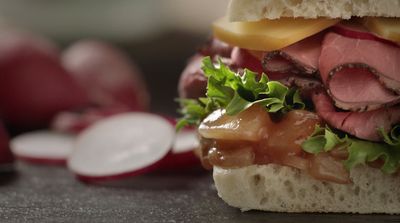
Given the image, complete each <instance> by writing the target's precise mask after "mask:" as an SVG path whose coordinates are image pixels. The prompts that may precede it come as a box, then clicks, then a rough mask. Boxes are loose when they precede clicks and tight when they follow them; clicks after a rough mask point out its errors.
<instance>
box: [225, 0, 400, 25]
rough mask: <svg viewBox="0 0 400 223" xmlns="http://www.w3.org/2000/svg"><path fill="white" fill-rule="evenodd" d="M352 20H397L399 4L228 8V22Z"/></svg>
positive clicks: (351, 0)
mask: <svg viewBox="0 0 400 223" xmlns="http://www.w3.org/2000/svg"><path fill="white" fill-rule="evenodd" d="M352 16H382V17H400V0H325V1H321V0H231V2H230V4H229V7H228V18H229V20H230V21H258V20H261V19H278V18H281V17H295V18H296V17H303V18H317V17H328V18H342V19H350V18H351V17H352Z"/></svg>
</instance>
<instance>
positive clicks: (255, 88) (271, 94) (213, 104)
mask: <svg viewBox="0 0 400 223" xmlns="http://www.w3.org/2000/svg"><path fill="white" fill-rule="evenodd" d="M202 70H203V72H204V74H205V76H206V77H207V78H208V82H207V92H206V97H205V98H199V99H198V100H194V99H190V100H187V99H184V100H180V105H181V109H180V110H179V112H180V113H181V114H182V115H183V117H182V119H181V120H180V121H179V122H178V124H177V129H180V128H182V127H184V126H185V125H198V124H199V123H200V122H201V120H202V119H204V118H205V117H206V116H207V115H208V114H210V113H211V112H213V111H214V110H216V109H220V108H222V109H225V110H226V114H228V115H236V114H238V113H240V112H242V111H244V110H246V109H247V108H249V107H250V106H252V105H254V104H261V105H263V106H264V107H265V108H266V110H267V111H268V112H272V113H286V112H288V111H290V110H293V109H302V108H304V106H305V105H304V103H303V101H302V100H301V98H300V94H299V92H298V90H296V89H294V88H288V87H286V86H285V85H283V84H281V83H279V82H277V81H269V80H268V77H267V76H266V75H265V74H262V75H261V77H260V78H259V80H258V76H259V75H258V74H257V73H255V72H252V71H250V70H248V69H245V70H244V71H243V75H239V74H238V73H235V72H233V71H232V70H230V69H229V67H228V66H226V65H225V64H224V63H223V62H222V61H221V60H220V59H218V63H217V64H214V63H213V61H212V60H211V58H210V57H205V58H204V59H203V61H202Z"/></svg>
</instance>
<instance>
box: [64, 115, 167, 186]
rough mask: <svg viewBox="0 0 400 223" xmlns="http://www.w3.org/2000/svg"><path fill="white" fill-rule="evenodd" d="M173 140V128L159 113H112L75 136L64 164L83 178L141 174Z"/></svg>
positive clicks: (159, 157)
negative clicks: (72, 146) (70, 151)
mask: <svg viewBox="0 0 400 223" xmlns="http://www.w3.org/2000/svg"><path fill="white" fill-rule="evenodd" d="M173 140H174V128H173V127H172V126H171V124H170V123H169V122H168V121H167V120H165V119H164V118H162V117H160V116H157V115H152V114H146V113H140V112H136V113H124V114H119V115H114V116H112V117H110V118H106V119H103V120H101V121H98V122H96V123H95V124H94V125H92V126H90V127H89V128H87V129H86V130H84V131H83V132H82V133H81V134H80V135H79V136H78V139H77V142H76V147H75V149H74V151H73V152H72V154H71V156H70V157H69V159H68V167H69V168H70V169H71V170H72V171H73V172H74V173H75V174H76V175H77V176H78V177H79V178H80V179H83V180H86V181H99V180H106V179H115V178H120V177H124V176H133V175H138V174H142V173H144V172H147V171H149V170H151V169H152V168H153V167H154V165H155V164H157V163H158V161H160V160H162V159H163V157H164V156H166V155H167V153H168V152H169V150H170V148H171V145H172V143H173Z"/></svg>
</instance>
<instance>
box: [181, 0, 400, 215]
mask: <svg viewBox="0 0 400 223" xmlns="http://www.w3.org/2000/svg"><path fill="white" fill-rule="evenodd" d="M398 17H400V1H399V0H385V1H377V0H376V1H374V0H372V1H361V0H360V1H358V0H357V1H348V0H326V1H317V0H311V1H289V0H232V1H231V2H230V3H229V7H228V11H227V15H226V16H225V17H223V18H221V19H218V20H217V21H215V22H214V23H213V35H212V37H211V38H210V40H209V41H208V42H207V43H206V44H204V46H203V47H201V48H199V50H198V52H197V53H196V54H195V55H194V56H193V57H192V58H191V59H190V60H189V62H188V65H187V67H186V68H185V70H184V71H183V73H182V75H181V78H180V82H179V86H178V88H179V89H178V90H179V95H180V99H179V102H180V105H181V108H180V112H181V113H182V118H181V120H180V121H179V123H178V125H177V128H178V129H179V128H182V127H184V126H186V125H192V126H196V127H197V128H198V135H199V139H200V147H199V149H198V154H199V157H200V158H201V160H202V163H203V166H204V167H206V168H208V169H212V170H213V177H214V182H215V186H216V189H217V191H218V195H219V196H220V197H221V198H222V199H223V200H224V201H225V202H226V203H227V204H229V205H231V206H233V207H237V208H240V209H241V210H242V211H246V210H264V211H273V212H345V213H387V214H400V176H399V170H400V18H398Z"/></svg>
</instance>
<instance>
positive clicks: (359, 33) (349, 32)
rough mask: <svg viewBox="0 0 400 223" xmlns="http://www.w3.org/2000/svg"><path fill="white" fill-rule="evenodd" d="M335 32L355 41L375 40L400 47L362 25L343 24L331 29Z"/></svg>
mask: <svg viewBox="0 0 400 223" xmlns="http://www.w3.org/2000/svg"><path fill="white" fill-rule="evenodd" d="M330 29H331V30H332V31H333V32H336V33H337V34H340V35H342V36H346V37H349V38H354V39H365V40H375V41H379V42H382V43H386V44H389V45H392V46H396V47H400V46H399V44H398V43H395V42H392V41H390V40H387V39H384V38H382V37H379V36H377V35H375V34H374V33H371V32H369V31H368V30H367V29H366V28H365V27H364V26H363V25H362V24H359V23H354V22H352V23H350V22H347V23H346V22H341V23H338V24H336V25H335V26H332V27H331V28H330Z"/></svg>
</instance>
